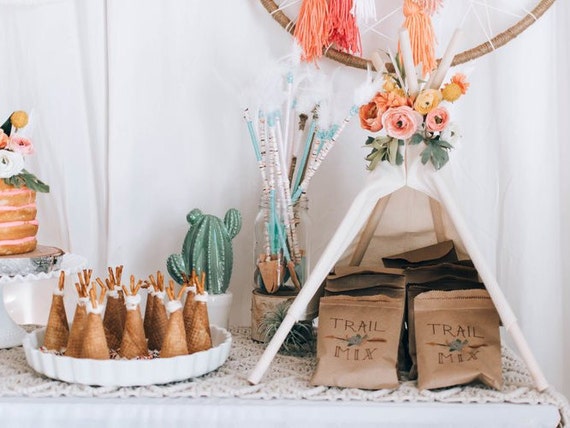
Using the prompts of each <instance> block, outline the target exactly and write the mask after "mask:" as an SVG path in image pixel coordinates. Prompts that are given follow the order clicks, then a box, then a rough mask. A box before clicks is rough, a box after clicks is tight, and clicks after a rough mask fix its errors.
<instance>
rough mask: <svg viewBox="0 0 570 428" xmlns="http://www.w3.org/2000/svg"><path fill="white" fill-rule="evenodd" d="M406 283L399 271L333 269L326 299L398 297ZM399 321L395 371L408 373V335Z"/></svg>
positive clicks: (361, 268)
mask: <svg viewBox="0 0 570 428" xmlns="http://www.w3.org/2000/svg"><path fill="white" fill-rule="evenodd" d="M405 286H406V282H405V276H404V271H403V270H402V269H389V268H382V267H378V266H335V268H334V271H333V272H332V273H331V274H330V275H329V276H327V279H326V281H325V296H330V295H338V294H342V295H346V296H375V295H378V294H383V295H384V296H388V297H392V298H401V296H402V290H405ZM405 320H406V318H405V316H404V317H403V321H402V330H401V340H400V345H399V347H398V371H400V372H407V371H408V370H409V369H410V366H411V362H410V359H409V356H408V355H409V353H408V334H407V331H406V325H405Z"/></svg>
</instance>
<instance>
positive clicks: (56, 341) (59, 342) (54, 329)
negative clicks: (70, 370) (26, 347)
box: [44, 294, 69, 351]
mask: <svg viewBox="0 0 570 428" xmlns="http://www.w3.org/2000/svg"><path fill="white" fill-rule="evenodd" d="M68 340H69V324H68V322H67V315H66V313H65V305H64V302H63V295H62V294H54V295H53V297H52V300H51V307H50V310H49V317H48V322H47V326H46V335H45V339H44V346H45V347H46V349H48V350H50V351H61V350H63V349H65V347H66V346H67V341H68Z"/></svg>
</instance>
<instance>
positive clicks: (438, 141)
mask: <svg viewBox="0 0 570 428" xmlns="http://www.w3.org/2000/svg"><path fill="white" fill-rule="evenodd" d="M437 145H438V146H440V147H445V148H446V149H452V148H453V146H452V145H451V143H448V142H447V141H444V140H437Z"/></svg>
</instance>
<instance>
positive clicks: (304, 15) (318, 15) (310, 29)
mask: <svg viewBox="0 0 570 428" xmlns="http://www.w3.org/2000/svg"><path fill="white" fill-rule="evenodd" d="M327 15H328V4H327V0H303V3H302V4H301V9H300V10H299V17H298V19H297V24H296V25H295V34H294V35H295V38H296V39H297V42H299V45H300V46H301V48H302V49H303V56H302V59H303V60H304V61H307V62H312V61H315V60H317V59H319V58H320V57H321V56H322V55H323V48H324V47H325V46H326V45H327V42H328V38H329V29H328V25H327V24H328V22H327Z"/></svg>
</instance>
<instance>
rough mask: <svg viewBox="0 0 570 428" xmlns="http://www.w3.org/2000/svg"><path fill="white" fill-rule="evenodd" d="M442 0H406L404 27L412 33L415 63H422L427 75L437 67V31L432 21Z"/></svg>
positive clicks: (424, 72) (411, 40) (411, 39)
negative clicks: (432, 16)
mask: <svg viewBox="0 0 570 428" xmlns="http://www.w3.org/2000/svg"><path fill="white" fill-rule="evenodd" d="M441 3H442V0H404V17H405V19H404V27H406V28H407V29H408V32H409V33H410V42H411V44H412V55H413V57H414V64H415V65H418V64H419V63H420V62H421V63H422V74H423V75H424V76H425V75H426V74H427V73H429V72H431V71H432V70H433V69H434V68H435V67H436V65H437V64H436V60H435V32H434V30H433V25H432V23H431V15H433V14H434V13H435V12H436V11H437V9H438V7H439V6H441Z"/></svg>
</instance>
